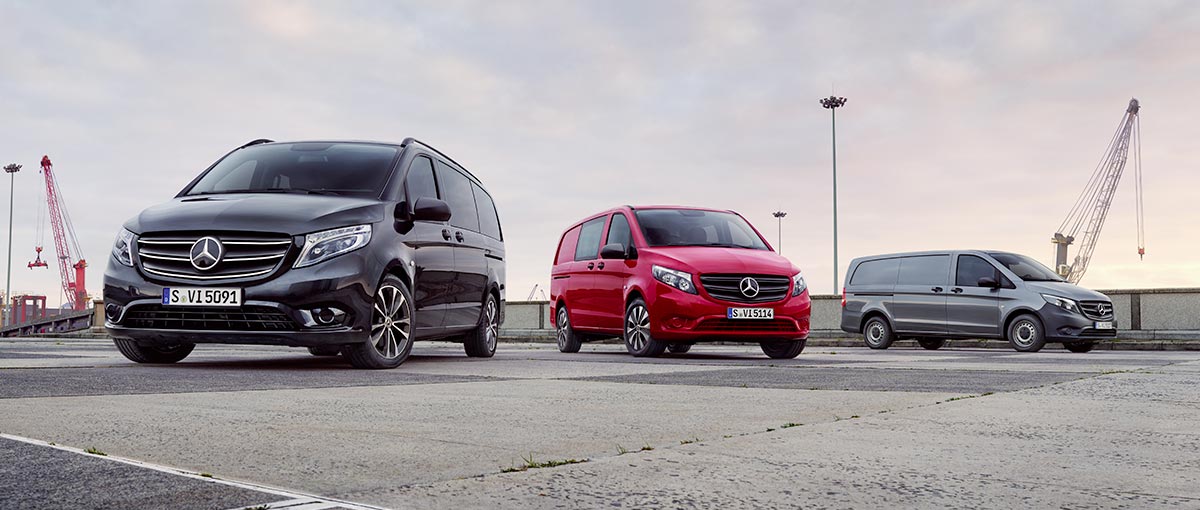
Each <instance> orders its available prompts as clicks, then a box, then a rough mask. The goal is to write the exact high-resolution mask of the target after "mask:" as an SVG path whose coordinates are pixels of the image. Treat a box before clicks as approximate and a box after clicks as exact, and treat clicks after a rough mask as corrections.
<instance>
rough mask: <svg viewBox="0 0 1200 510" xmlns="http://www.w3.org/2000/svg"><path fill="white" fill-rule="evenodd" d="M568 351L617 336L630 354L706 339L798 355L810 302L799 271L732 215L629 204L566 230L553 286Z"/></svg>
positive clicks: (561, 342) (555, 315)
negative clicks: (754, 343)
mask: <svg viewBox="0 0 1200 510" xmlns="http://www.w3.org/2000/svg"><path fill="white" fill-rule="evenodd" d="M550 301H551V303H552V305H551V315H550V317H551V322H552V323H553V324H554V326H555V329H556V331H557V335H558V348H559V350H560V351H562V352H578V351H579V347H580V344H581V343H582V342H585V341H588V340H595V339H599V338H604V337H613V336H621V337H622V338H624V339H625V347H626V348H628V349H629V353H630V354H632V355H634V356H639V357H640V356H658V355H659V354H662V352H663V351H664V350H669V351H670V352H672V353H684V352H687V351H688V350H689V349H691V347H692V344H694V343H696V342H699V341H705V340H744V341H757V342H759V345H761V346H762V350H763V352H764V353H766V354H767V356H770V357H772V358H794V357H796V356H797V355H799V354H800V352H801V351H803V350H804V343H805V341H806V340H807V338H808V318H809V312H810V310H811V302H810V300H809V297H808V286H807V285H806V284H805V282H804V276H802V275H801V274H800V269H799V268H797V267H796V266H794V265H792V263H791V262H789V261H788V260H787V259H785V258H783V257H782V256H780V255H779V254H777V253H775V251H774V250H773V249H771V246H770V245H768V244H767V241H766V240H765V239H763V236H762V235H761V234H759V232H758V231H757V230H755V229H754V227H752V226H751V225H750V223H749V222H747V221H746V219H745V218H743V217H742V216H741V215H739V214H737V213H735V212H732V211H719V210H715V209H700V208H692V207H677V206H648V207H632V206H624V207H618V208H616V209H612V210H609V211H605V212H603V213H600V214H596V215H593V216H591V217H589V218H587V219H585V220H584V221H581V222H579V223H576V224H575V225H573V226H571V228H569V229H567V231H566V232H565V233H564V234H563V235H562V239H561V240H560V241H559V243H558V254H557V255H556V256H555V258H554V269H553V270H552V271H551V288H550Z"/></svg>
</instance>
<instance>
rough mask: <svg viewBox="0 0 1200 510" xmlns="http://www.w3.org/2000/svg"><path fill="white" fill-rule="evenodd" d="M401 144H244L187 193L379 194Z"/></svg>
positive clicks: (371, 195) (361, 195) (374, 195)
mask: <svg viewBox="0 0 1200 510" xmlns="http://www.w3.org/2000/svg"><path fill="white" fill-rule="evenodd" d="M396 153H397V149H396V148H395V147H388V146H384V145H368V144H361V143H292V144H269V145H257V146H251V147H246V148H244V149H241V150H237V151H234V152H233V153H232V154H230V155H229V156H228V157H226V158H225V159H223V160H221V161H220V162H219V163H217V165H216V166H214V167H213V169H212V171H210V172H208V173H207V174H205V175H204V177H202V178H201V179H200V180H199V181H198V182H196V184H195V185H194V186H192V188H191V189H189V190H188V191H187V193H186V195H211V194H219V193H306V194H318V195H347V196H359V197H376V196H379V193H380V191H381V190H382V189H383V186H384V184H385V183H386V182H387V178H388V175H389V174H390V173H391V170H392V162H393V161H394V160H395V158H396Z"/></svg>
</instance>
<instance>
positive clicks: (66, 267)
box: [29, 156, 88, 310]
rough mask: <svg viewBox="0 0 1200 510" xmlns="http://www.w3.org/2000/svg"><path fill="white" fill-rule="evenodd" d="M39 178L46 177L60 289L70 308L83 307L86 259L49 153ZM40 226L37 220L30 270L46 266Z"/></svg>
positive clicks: (84, 301) (84, 300)
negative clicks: (34, 252)
mask: <svg viewBox="0 0 1200 510" xmlns="http://www.w3.org/2000/svg"><path fill="white" fill-rule="evenodd" d="M42 177H43V178H45V180H46V195H45V199H46V208H47V210H48V212H49V213H50V228H51V230H53V231H54V250H55V252H56V253H55V254H56V255H57V256H58V272H59V274H60V275H61V276H62V291H63V294H64V295H66V298H67V305H68V307H69V308H71V309H72V310H83V309H84V308H86V307H87V304H88V303H87V301H88V292H87V287H86V283H87V260H84V258H83V250H82V249H80V248H79V239H77V238H76V237H75V227H74V226H72V225H71V215H70V213H68V212H67V205H66V202H64V201H63V197H62V191H61V190H59V189H58V182H57V181H56V180H55V179H54V165H53V164H52V163H50V156H42ZM39 209H40V208H39ZM39 216H40V211H39ZM43 228H44V224H43V223H42V222H41V221H39V222H38V246H37V247H36V249H37V259H36V260H34V261H33V262H30V263H29V268H30V269H33V268H35V267H46V266H47V265H48V264H46V263H45V262H43V261H42V246H41V242H42V239H43V233H42V229H43Z"/></svg>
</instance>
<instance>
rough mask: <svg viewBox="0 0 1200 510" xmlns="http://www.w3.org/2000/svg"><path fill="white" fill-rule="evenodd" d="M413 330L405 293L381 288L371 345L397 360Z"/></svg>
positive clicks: (390, 287) (376, 296) (373, 323)
mask: <svg viewBox="0 0 1200 510" xmlns="http://www.w3.org/2000/svg"><path fill="white" fill-rule="evenodd" d="M494 306H495V305H494V304H493V307H494ZM411 329H412V318H411V317H409V313H408V301H407V300H406V299H405V298H404V293H402V292H401V291H400V289H398V288H396V287H395V286H392V285H384V286H382V287H380V288H379V292H378V293H377V294H376V295H375V310H374V312H373V313H372V319H371V345H373V346H374V347H375V350H376V351H377V352H379V355H380V356H383V357H384V358H387V359H395V358H397V357H399V356H401V355H402V354H403V353H404V352H405V351H406V350H407V348H408V342H410V341H411V338H410V337H411ZM492 341H493V342H494V341H495V340H494V339H493V340H492Z"/></svg>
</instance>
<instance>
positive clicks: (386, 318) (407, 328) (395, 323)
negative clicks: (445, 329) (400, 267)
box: [342, 275, 416, 369]
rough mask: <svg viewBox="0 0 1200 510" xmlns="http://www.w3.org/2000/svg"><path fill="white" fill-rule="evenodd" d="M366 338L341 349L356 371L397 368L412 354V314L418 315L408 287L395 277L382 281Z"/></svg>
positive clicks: (387, 277)
mask: <svg viewBox="0 0 1200 510" xmlns="http://www.w3.org/2000/svg"><path fill="white" fill-rule="evenodd" d="M371 308H372V311H371V327H370V331H368V332H367V338H365V339H363V341H362V342H360V343H357V344H350V345H347V346H345V347H344V348H343V349H342V352H343V353H344V354H345V355H346V359H348V360H350V364H351V365H353V366H354V368H366V369H381V368H396V367H398V366H400V364H401V363H404V360H406V359H408V356H409V354H411V353H412V343H413V338H412V331H413V323H414V321H413V315H414V314H415V312H416V308H415V305H414V304H413V300H412V294H410V293H409V291H408V287H406V286H405V285H404V282H402V281H400V279H399V278H396V277H395V276H392V275H387V276H386V277H384V278H383V281H382V282H379V290H377V291H376V292H375V303H374V306H372V307H371Z"/></svg>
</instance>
